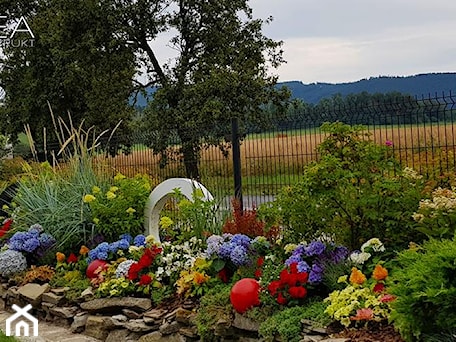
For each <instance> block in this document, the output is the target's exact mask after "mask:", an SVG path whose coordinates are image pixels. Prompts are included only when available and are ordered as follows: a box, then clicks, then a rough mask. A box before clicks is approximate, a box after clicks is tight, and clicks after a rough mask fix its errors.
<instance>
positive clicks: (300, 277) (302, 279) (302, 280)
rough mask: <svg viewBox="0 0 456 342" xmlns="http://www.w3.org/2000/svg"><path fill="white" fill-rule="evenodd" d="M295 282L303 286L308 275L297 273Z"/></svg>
mask: <svg viewBox="0 0 456 342" xmlns="http://www.w3.org/2000/svg"><path fill="white" fill-rule="evenodd" d="M296 276H297V277H296V278H297V281H298V282H299V283H300V284H301V285H304V284H306V283H307V280H308V279H309V273H307V272H299V273H298V274H297V275H296Z"/></svg>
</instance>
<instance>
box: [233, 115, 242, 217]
mask: <svg viewBox="0 0 456 342" xmlns="http://www.w3.org/2000/svg"><path fill="white" fill-rule="evenodd" d="M231 143H232V144H233V172H234V197H235V198H236V199H237V200H238V201H239V204H240V209H241V213H242V212H244V208H243V201H242V175H241V144H240V141H239V125H238V119H237V118H232V119H231Z"/></svg>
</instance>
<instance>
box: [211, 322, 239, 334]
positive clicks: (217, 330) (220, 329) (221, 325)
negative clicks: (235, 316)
mask: <svg viewBox="0 0 456 342" xmlns="http://www.w3.org/2000/svg"><path fill="white" fill-rule="evenodd" d="M214 335H216V336H232V335H234V330H233V328H232V327H231V322H229V321H227V320H225V319H219V320H218V321H217V323H215V327H214Z"/></svg>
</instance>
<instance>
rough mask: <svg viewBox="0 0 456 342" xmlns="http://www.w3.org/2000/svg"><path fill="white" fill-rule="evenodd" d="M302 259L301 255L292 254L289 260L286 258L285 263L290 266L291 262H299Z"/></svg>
mask: <svg viewBox="0 0 456 342" xmlns="http://www.w3.org/2000/svg"><path fill="white" fill-rule="evenodd" d="M301 261H302V258H301V256H300V255H297V254H296V255H295V254H292V255H291V256H290V257H289V258H288V259H287V260H285V265H287V266H290V265H291V264H295V263H296V264H299V263H300V262H301Z"/></svg>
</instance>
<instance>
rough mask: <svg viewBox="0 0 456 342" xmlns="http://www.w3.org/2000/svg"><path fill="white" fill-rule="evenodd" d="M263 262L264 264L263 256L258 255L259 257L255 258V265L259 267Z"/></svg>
mask: <svg viewBox="0 0 456 342" xmlns="http://www.w3.org/2000/svg"><path fill="white" fill-rule="evenodd" d="M263 264H264V258H263V257H261V256H260V257H259V258H258V259H257V266H258V267H261V266H263Z"/></svg>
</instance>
